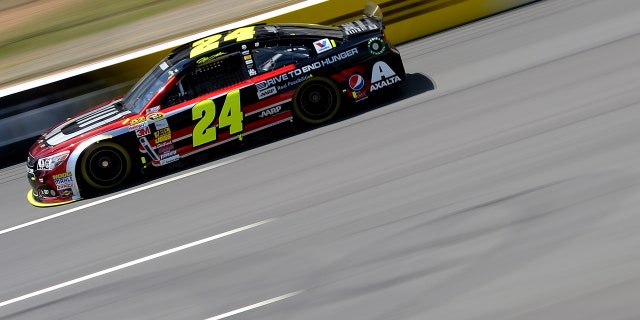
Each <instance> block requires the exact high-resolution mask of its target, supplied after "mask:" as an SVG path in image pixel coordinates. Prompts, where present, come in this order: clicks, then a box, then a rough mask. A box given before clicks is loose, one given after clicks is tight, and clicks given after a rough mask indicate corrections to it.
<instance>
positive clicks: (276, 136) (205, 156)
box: [0, 73, 435, 199]
mask: <svg viewBox="0 0 640 320" xmlns="http://www.w3.org/2000/svg"><path fill="white" fill-rule="evenodd" d="M434 89H435V84H434V82H433V81H432V80H431V79H430V78H429V77H428V76H426V75H423V74H420V73H408V74H407V79H406V81H405V83H404V84H403V85H402V86H400V87H399V88H398V89H397V90H396V91H394V92H393V94H385V95H381V96H377V97H375V98H373V97H372V99H367V101H363V103H358V104H354V103H349V104H348V105H345V106H343V107H344V108H343V110H345V111H343V112H342V113H341V114H339V115H338V116H337V117H336V118H335V119H334V120H332V121H330V122H327V123H325V124H323V125H320V126H305V127H300V126H297V125H295V124H284V125H281V126H276V127H273V128H270V129H267V130H265V132H264V133H265V134H260V135H255V136H254V135H252V136H251V138H250V139H247V138H245V139H243V141H242V142H238V143H234V144H225V145H223V146H220V147H217V148H214V149H215V150H214V151H207V152H204V153H202V154H198V155H195V156H192V157H188V158H186V159H184V160H181V161H178V162H176V163H173V164H170V165H168V166H167V167H161V168H148V169H140V171H139V172H138V171H136V172H134V173H133V174H132V177H131V179H129V180H130V182H128V183H125V184H124V185H123V186H121V187H119V188H116V189H113V190H110V191H107V192H91V193H89V194H88V195H87V194H86V191H84V190H83V193H85V194H84V195H85V199H91V198H95V197H99V196H108V195H110V194H114V193H117V192H120V191H122V190H125V189H129V188H133V187H137V186H140V185H142V184H145V183H148V182H151V181H153V180H157V179H161V178H163V177H166V176H169V175H172V174H176V173H180V172H183V171H186V170H189V169H192V168H194V167H197V166H200V165H203V164H206V163H208V162H213V161H216V160H220V159H224V158H228V157H231V156H233V155H236V154H239V153H242V152H245V151H248V150H251V149H255V148H258V147H261V146H265V145H268V144H270V143H274V142H276V141H280V140H283V139H286V138H289V137H293V136H296V135H298V134H301V133H304V132H308V131H313V130H315V129H318V128H320V127H324V126H328V125H331V124H334V123H337V122H340V121H343V120H345V119H349V118H354V117H358V116H360V115H362V114H365V113H367V112H370V111H372V110H376V109H379V108H384V107H385V106H388V105H391V104H393V103H395V102H398V101H400V100H403V99H407V98H410V97H413V96H417V95H420V94H422V93H425V92H428V91H432V90H434ZM35 139H36V138H33V139H32V140H26V141H22V142H20V143H18V144H14V145H12V146H10V148H7V150H6V152H4V153H2V154H3V156H2V159H1V160H2V161H1V162H0V169H3V168H6V167H9V166H12V165H16V164H20V163H24V161H25V159H26V157H27V152H28V149H29V147H30V146H31V144H32V143H33V141H35ZM25 179H26V175H25ZM25 184H26V181H25Z"/></svg>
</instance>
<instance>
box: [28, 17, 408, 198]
mask: <svg viewBox="0 0 640 320" xmlns="http://www.w3.org/2000/svg"><path fill="white" fill-rule="evenodd" d="M371 9H372V10H366V11H369V12H368V13H367V12H365V16H364V17H363V18H361V19H359V20H357V21H353V22H349V23H345V24H342V25H340V26H320V25H312V24H275V25H264V24H263V25H255V26H247V27H242V28H239V29H236V30H230V31H227V32H223V33H220V34H215V35H212V36H209V37H206V38H203V39H200V40H198V41H195V42H193V43H188V44H186V45H183V46H181V47H179V48H177V49H175V50H174V51H172V52H171V53H170V54H169V55H168V56H167V57H166V58H165V59H164V60H162V61H160V63H158V64H157V65H156V66H155V67H154V68H153V69H151V70H150V71H149V72H148V73H147V74H146V75H145V76H144V77H143V78H142V79H141V80H140V81H139V82H138V83H137V84H136V85H135V86H133V88H132V89H131V90H130V91H129V92H128V93H127V94H126V95H125V96H124V97H123V98H118V99H115V100H112V101H110V102H107V103H105V104H102V105H100V106H97V107H94V108H92V109H90V110H88V111H85V112H83V113H81V114H79V115H76V116H74V117H73V118H70V119H68V120H67V121H65V122H63V123H60V124H59V125H57V126H55V127H53V128H51V129H50V130H49V131H47V132H46V133H44V134H43V135H42V136H41V137H39V138H38V140H37V141H36V142H35V144H34V145H33V146H32V147H31V149H30V150H29V156H28V161H27V170H28V172H27V177H28V180H29V183H30V185H31V187H32V189H31V190H30V191H29V193H28V196H27V198H28V199H29V202H31V203H32V204H33V205H36V206H46V205H54V204H62V203H66V202H70V201H74V200H78V199H81V197H82V194H84V193H86V191H88V190H108V189H112V188H115V187H117V186H119V185H121V184H123V183H124V182H125V181H126V180H127V178H128V177H129V175H130V173H131V172H132V170H134V169H135V168H137V167H140V166H145V167H146V166H155V167H159V166H165V165H167V164H170V163H172V162H175V161H179V160H180V159H183V158H185V157H189V156H191V155H194V154H197V153H199V152H202V151H205V150H208V149H211V148H215V147H217V146H220V145H222V144H225V143H228V142H231V141H237V140H242V139H245V138H247V137H249V136H251V135H253V134H256V133H259V132H260V131H261V130H263V129H266V128H269V127H272V126H275V125H278V124H282V123H287V122H292V121H293V122H302V123H306V124H311V125H315V124H321V123H324V122H326V121H329V120H330V119H332V118H333V117H334V116H335V115H336V114H337V113H338V111H339V109H340V107H341V106H342V105H347V103H346V102H355V103H357V102H360V101H363V100H367V99H372V98H375V96H376V95H378V94H379V93H381V92H383V91H384V90H387V89H390V88H393V87H395V86H397V85H399V84H401V83H402V82H404V81H405V79H406V76H405V71H404V66H403V64H402V60H401V59H400V54H399V52H398V51H397V50H396V49H395V48H394V47H393V45H391V44H390V43H389V42H388V41H387V40H386V38H385V35H384V32H383V29H384V25H383V23H382V15H381V14H379V12H380V11H379V10H380V9H379V8H377V7H372V8H371ZM376 13H378V14H376Z"/></svg>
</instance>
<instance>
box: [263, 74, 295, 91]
mask: <svg viewBox="0 0 640 320" xmlns="http://www.w3.org/2000/svg"><path fill="white" fill-rule="evenodd" d="M286 80H289V77H288V76H287V74H286V73H283V74H281V75H277V76H275V77H273V78H271V79H267V80H264V81H260V82H258V83H256V88H258V90H264V89H266V88H269V87H270V86H274V85H276V84H278V83H280V82H282V81H286Z"/></svg>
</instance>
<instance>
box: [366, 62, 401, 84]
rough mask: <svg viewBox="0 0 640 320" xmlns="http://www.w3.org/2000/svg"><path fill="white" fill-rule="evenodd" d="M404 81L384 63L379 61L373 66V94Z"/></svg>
mask: <svg viewBox="0 0 640 320" xmlns="http://www.w3.org/2000/svg"><path fill="white" fill-rule="evenodd" d="M400 81H402V79H400V77H399V76H398V75H396V73H395V72H394V71H393V69H391V67H389V65H388V64H387V63H386V62H384V61H378V62H376V63H375V64H374V65H373V72H372V73H371V88H370V89H369V90H370V91H371V92H373V91H376V90H379V89H382V88H384V87H387V86H390V85H392V84H394V83H398V82H400Z"/></svg>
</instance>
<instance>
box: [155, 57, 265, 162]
mask: <svg viewBox="0 0 640 320" xmlns="http://www.w3.org/2000/svg"><path fill="white" fill-rule="evenodd" d="M199 62H201V63H199V64H198V63H196V62H194V63H192V64H191V65H190V66H189V67H187V68H185V69H184V70H183V71H182V72H181V73H180V74H179V75H178V79H177V80H176V81H175V84H174V85H173V86H172V87H171V89H169V90H168V91H167V94H166V95H165V96H164V97H163V98H162V102H161V104H160V106H159V107H158V110H152V111H153V113H157V114H161V115H159V116H158V118H160V117H163V118H164V119H161V120H160V126H157V125H156V128H155V129H156V130H155V132H154V139H155V141H153V142H152V143H151V144H152V145H154V146H155V149H156V152H157V154H158V157H157V159H158V161H156V162H154V165H165V164H167V163H170V162H173V161H176V160H177V159H178V158H181V157H187V156H190V155H193V154H195V153H198V152H200V151H204V150H206V149H209V148H212V147H215V146H217V145H220V144H223V143H225V142H229V141H232V140H234V139H239V138H240V137H241V135H242V133H243V132H244V127H245V119H244V113H243V111H242V105H243V97H244V96H246V95H247V94H248V93H246V92H245V91H246V90H247V88H248V87H249V86H250V82H249V80H248V79H249V75H248V73H247V72H246V67H244V65H245V64H244V62H243V57H242V55H240V53H231V54H223V55H221V56H219V57H216V58H214V59H210V60H208V61H204V62H202V61H199ZM254 94H255V92H254Z"/></svg>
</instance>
